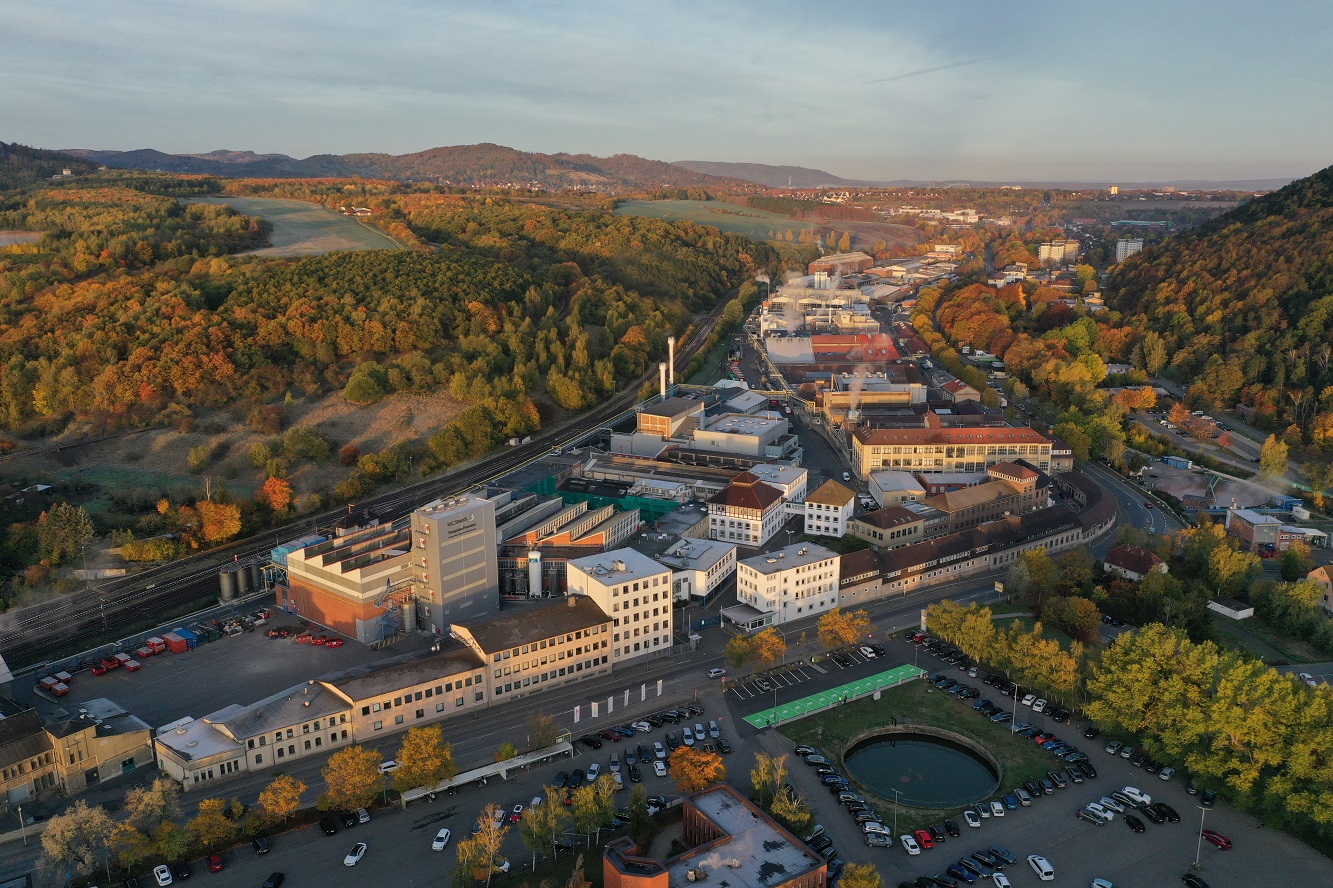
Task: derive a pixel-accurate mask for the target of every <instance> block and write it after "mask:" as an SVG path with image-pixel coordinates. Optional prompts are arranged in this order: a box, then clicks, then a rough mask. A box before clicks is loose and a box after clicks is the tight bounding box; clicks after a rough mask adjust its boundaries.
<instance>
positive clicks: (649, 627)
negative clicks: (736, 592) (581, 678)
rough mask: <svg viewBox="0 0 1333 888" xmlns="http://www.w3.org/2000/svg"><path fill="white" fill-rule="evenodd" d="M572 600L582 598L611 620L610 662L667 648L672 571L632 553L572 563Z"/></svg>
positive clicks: (614, 553)
mask: <svg viewBox="0 0 1333 888" xmlns="http://www.w3.org/2000/svg"><path fill="white" fill-rule="evenodd" d="M566 574H567V577H568V583H569V594H570V595H586V596H587V597H588V598H590V599H591V600H592V601H593V602H594V603H595V604H596V605H597V606H598V607H600V608H601V609H602V610H603V611H604V612H605V613H606V614H608V615H609V616H610V617H611V623H612V634H611V663H612V665H615V664H617V663H623V662H625V661H626V660H632V659H634V658H636V657H642V656H646V655H648V654H656V653H664V652H666V651H669V650H670V649H671V638H672V630H673V626H672V605H671V569H670V568H668V567H665V566H663V565H661V564H659V563H658V562H656V561H654V560H653V559H651V558H649V557H648V556H647V555H644V554H642V553H641V552H636V551H635V550H633V549H615V550H613V551H610V552H604V553H602V554H600V555H589V556H588V557H586V558H577V559H575V560H573V561H570V562H569V564H568V566H567V568H566Z"/></svg>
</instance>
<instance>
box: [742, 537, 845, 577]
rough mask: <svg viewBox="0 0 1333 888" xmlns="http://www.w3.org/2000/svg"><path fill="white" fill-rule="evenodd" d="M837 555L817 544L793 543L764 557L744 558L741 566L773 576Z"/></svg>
mask: <svg viewBox="0 0 1333 888" xmlns="http://www.w3.org/2000/svg"><path fill="white" fill-rule="evenodd" d="M837 557H838V553H837V552H834V551H833V550H832V549H825V548H824V547H823V546H821V545H818V544H817V543H793V544H792V545H790V546H787V547H785V548H782V549H777V550H775V551H773V552H769V553H767V554H764V555H755V556H754V557H752V558H746V559H745V560H744V561H742V562H741V564H744V565H745V566H746V567H749V568H752V569H753V570H756V571H758V572H759V573H761V574H775V573H779V572H781V571H784V570H791V569H792V568H793V567H805V566H806V565H808V564H814V563H815V562H817V561H824V560H826V559H829V558H837Z"/></svg>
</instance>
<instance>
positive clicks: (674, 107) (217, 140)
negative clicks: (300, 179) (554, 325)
mask: <svg viewBox="0 0 1333 888" xmlns="http://www.w3.org/2000/svg"><path fill="white" fill-rule="evenodd" d="M0 2H3V4H4V8H5V20H6V27H5V29H4V30H3V32H0V76H2V77H3V80H4V82H5V83H6V84H7V85H8V89H6V90H5V91H4V92H3V93H2V94H0V118H2V119H3V120H4V121H5V132H4V133H3V134H0V138H4V140H5V141H15V142H21V143H24V144H29V145H34V146H37V147H44V148H94V149H109V150H133V149H137V148H155V149H158V150H161V151H166V152H169V153H192V154H202V153H207V152H209V151H213V150H218V149H224V148H229V149H231V150H251V151H255V152H257V153H281V154H287V155H291V156H293V157H307V156H309V155H312V154H346V153H360V152H384V153H390V154H405V153H412V152H416V151H422V150H426V149H428V148H434V147H439V146H445V145H458V144H473V143H479V142H493V143H496V144H501V145H507V146H510V147H513V148H518V149H520V150H525V151H538V152H543V153H557V152H567V153H572V154H580V153H586V154H594V155H599V156H607V155H611V154H617V153H627V154H637V155H640V156H642V157H649V158H653V159H658V160H666V161H672V160H680V159H697V160H709V161H728V162H740V163H767V164H773V165H790V166H804V167H813V168H818V169H822V170H825V171H827V172H829V173H833V174H834V175H837V176H841V177H843V178H847V179H864V180H880V181H883V180H893V179H916V180H947V179H965V180H974V181H1043V182H1056V181H1068V182H1089V183H1093V182H1112V181H1132V182H1152V181H1156V182H1163V181H1172V180H1204V181H1225V180H1252V179H1270V178H1291V177H1299V176H1305V175H1308V174H1310V173H1313V172H1315V171H1317V170H1319V169H1322V168H1324V167H1325V166H1328V165H1329V163H1330V159H1329V158H1328V157H1326V156H1321V154H1324V153H1325V152H1326V150H1327V149H1326V146H1328V145H1329V144H1330V143H1333V119H1330V118H1329V117H1328V115H1324V114H1320V113H1318V109H1320V108H1324V107H1328V106H1329V104H1330V99H1333V75H1331V74H1330V73H1329V72H1328V71H1327V69H1326V66H1325V65H1324V64H1323V57H1324V55H1325V54H1326V46H1327V43H1328V35H1329V32H1330V31H1333V7H1330V6H1328V5H1324V4H1318V3H1310V2H1286V3H1279V4H1269V5H1267V6H1264V7H1262V8H1260V7H1258V6H1252V5H1250V4H1245V3H1240V2H1229V3H1228V2H1221V3H1203V2H1195V0H1187V2H1179V3H1172V4H1148V3H1146V2H1141V0H1131V2H1124V3H1120V4H1117V5H1116V6H1115V7H1114V8H1100V7H1099V8H1096V9H1083V8H1071V7H1070V5H1068V4H1057V3H1046V2H1041V3H1035V4H1030V5H1028V6H1026V7H1024V8H1023V9H1021V10H1017V11H1015V10H1012V9H1009V8H1005V7H1001V6H998V5H996V4H993V3H989V4H988V3H980V2H973V0H962V2H960V3H958V4H955V5H954V6H952V7H951V8H950V10H949V14H947V15H945V14H941V13H938V12H934V11H931V10H926V9H920V8H916V7H902V8H895V7H890V6H889V5H887V4H883V3H844V4H841V5H838V6H832V7H822V8H812V7H810V6H809V5H807V4H800V3H795V2H791V0H774V2H768V3H762V4H760V3H754V2H741V0H733V2H715V3H707V4H705V3H697V2H683V3H675V4H671V5H670V6H669V7H668V8H663V9H656V8H655V9H653V10H651V11H643V10H638V9H628V10H627V9H626V8H624V7H622V6H620V5H612V4H603V3H595V2H594V3H584V4H578V5H574V6H570V7H568V8H559V7H553V6H551V5H549V4H541V3H528V2H495V3H491V4H487V5H485V6H477V5H475V4H473V5H459V4H453V3H448V2H443V3H420V2H411V0H397V2H394V0H389V2H384V3H380V4H376V5H375V6H374V7H373V8H372V7H363V6H361V5H359V4H354V3H348V2H338V0H331V2H323V3H315V2H311V0H301V2H296V3H288V4H272V3H266V4H261V3H257V2H254V0H233V2H228V3H221V2H218V0H197V2H195V3H193V4H189V5H182V4H169V3H165V2H160V0H119V2H112V3H109V4H105V5H104V6H102V7H99V8H98V12H99V14H98V15H97V16H90V15H88V14H87V7H86V6H84V5H82V4H75V3H72V2H69V0H53V2H50V3H46V4H40V5H33V4H20V3H16V2H14V0H0Z"/></svg>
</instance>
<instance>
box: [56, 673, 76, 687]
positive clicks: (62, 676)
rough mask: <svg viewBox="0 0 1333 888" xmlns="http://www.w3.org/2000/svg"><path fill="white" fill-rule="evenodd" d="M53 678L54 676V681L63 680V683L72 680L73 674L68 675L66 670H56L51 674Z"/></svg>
mask: <svg viewBox="0 0 1333 888" xmlns="http://www.w3.org/2000/svg"><path fill="white" fill-rule="evenodd" d="M53 678H55V680H56V681H59V682H63V683H64V684H69V683H70V682H72V681H74V676H72V675H70V674H69V673H68V672H57V673H56V674H55V675H54V676H53Z"/></svg>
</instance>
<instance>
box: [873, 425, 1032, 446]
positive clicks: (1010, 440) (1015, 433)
mask: <svg viewBox="0 0 1333 888" xmlns="http://www.w3.org/2000/svg"><path fill="white" fill-rule="evenodd" d="M853 436H854V437H855V438H856V440H857V441H859V442H860V443H861V444H868V445H871V446H884V445H888V444H911V445H918V446H919V445H922V444H1037V445H1041V444H1045V445H1048V446H1050V444H1051V439H1049V438H1047V437H1046V436H1045V435H1043V434H1041V433H1040V432H1038V431H1036V430H1035V429H1030V428H1027V427H1026V426H1024V427H1020V428H1013V427H1010V428H998V429H997V428H976V427H973V428H966V429H933V428H927V429H864V428H863V429H857V430H856V431H855V432H854V433H853Z"/></svg>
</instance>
